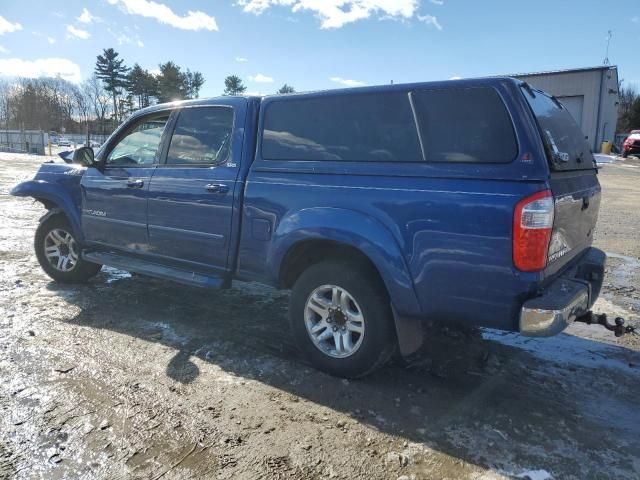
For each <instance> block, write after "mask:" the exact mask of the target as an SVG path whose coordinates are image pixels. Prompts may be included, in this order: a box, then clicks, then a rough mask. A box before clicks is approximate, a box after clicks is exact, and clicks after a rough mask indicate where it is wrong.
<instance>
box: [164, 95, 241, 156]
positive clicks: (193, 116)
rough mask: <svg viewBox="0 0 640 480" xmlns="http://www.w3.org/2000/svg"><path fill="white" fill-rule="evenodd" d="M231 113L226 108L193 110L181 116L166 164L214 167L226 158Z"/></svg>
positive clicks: (229, 141) (174, 132) (227, 154)
mask: <svg viewBox="0 0 640 480" xmlns="http://www.w3.org/2000/svg"><path fill="white" fill-rule="evenodd" d="M232 130H233V110H232V109H231V108H227V107H195V108H186V109H184V110H182V111H181V112H180V116H179V117H178V120H177V122H176V127H175V130H174V131H173V136H172V137H171V144H170V146H169V153H168V154H167V164H170V165H171V164H174V165H175V164H177V165H217V164H219V163H221V162H224V161H225V160H226V159H227V157H228V156H229V152H230V145H231V131H232Z"/></svg>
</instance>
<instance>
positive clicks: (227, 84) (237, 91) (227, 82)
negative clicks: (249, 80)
mask: <svg viewBox="0 0 640 480" xmlns="http://www.w3.org/2000/svg"><path fill="white" fill-rule="evenodd" d="M246 90H247V87H246V86H245V85H244V84H243V83H242V79H241V78H240V77H238V76H237V75H229V76H228V77H227V78H225V79H224V93H223V95H242V94H243V93H244V92H245V91H246Z"/></svg>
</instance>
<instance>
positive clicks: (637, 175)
mask: <svg viewBox="0 0 640 480" xmlns="http://www.w3.org/2000/svg"><path fill="white" fill-rule="evenodd" d="M41 161H42V157H40V158H38V157H31V156H21V155H10V154H0V477H1V478H47V479H62V478H100V479H103V478H104V479H121V478H122V479H124V478H145V479H146V478H149V479H160V478H162V479H183V478H219V479H259V478H270V479H271V478H273V479H316V478H317V479H320V478H342V479H363V480H364V479H366V480H369V479H394V480H395V479H403V480H409V479H474V480H480V479H487V480H488V479H503V478H513V479H526V478H529V479H531V480H544V479H550V478H553V479H581V480H582V479H609V478H619V479H637V478H639V476H640V408H638V401H639V400H638V399H639V397H640V342H639V340H638V339H639V338H640V337H631V336H628V337H625V338H624V339H616V338H615V337H613V335H612V334H610V333H607V332H605V331H604V330H603V329H602V328H601V327H588V326H582V325H574V326H572V327H571V328H570V329H569V330H568V331H567V332H566V333H565V334H561V335H559V336H557V337H554V338H550V339H526V338H523V337H519V336H518V335H515V334H507V333H504V332H497V331H489V330H484V331H481V332H462V331H458V330H448V329H444V328H439V329H437V330H434V331H432V332H429V333H428V339H427V342H426V345H425V347H424V349H423V351H422V352H421V353H420V355H418V356H417V358H416V359H414V360H413V361H412V362H411V363H410V364H409V365H407V364H404V363H401V362H395V363H394V364H392V365H389V366H388V367H385V368H384V369H382V370H381V371H379V372H377V373H375V374H374V375H372V376H370V377H368V378H366V379H364V380H360V381H346V380H340V379H336V378H332V377H329V376H327V375H324V374H321V373H318V372H317V371H314V370H313V369H312V368H310V367H309V366H308V365H306V364H305V363H304V361H303V360H302V359H301V358H300V357H299V355H298V353H297V352H296V349H295V346H294V345H293V344H292V340H291V338H290V336H289V333H288V329H287V322H286V307H287V293H286V292H278V291H275V290H271V289H269V288H266V287H262V286H259V285H255V284H246V283H235V284H234V286H233V288H232V289H230V290H224V291H209V290H201V289H196V288H190V287H183V286H178V285H175V284H172V283H169V282H165V281H160V280H154V279H149V278H145V277H141V276H131V275H129V274H128V273H126V272H123V271H119V270H115V269H108V268H105V269H104V270H103V272H102V273H100V274H99V275H98V276H97V277H96V278H95V279H93V280H92V281H91V282H90V283H89V284H88V285H85V286H64V285H58V284H55V283H53V282H52V281H50V280H49V278H48V277H47V276H45V274H44V273H43V272H42V270H41V269H40V268H39V266H38V264H37V262H36V259H35V255H34V253H33V248H32V243H33V242H32V239H33V234H34V230H35V228H36V224H37V220H38V218H39V216H40V215H41V214H43V212H44V210H43V209H42V207H41V206H40V205H39V204H37V203H34V202H32V201H31V200H28V199H17V198H14V197H10V196H8V195H7V192H8V190H9V188H10V187H11V186H12V185H14V184H15V183H17V182H18V181H20V180H21V179H26V178H30V177H31V176H32V175H33V173H34V172H35V170H36V169H37V168H38V164H39V162H41ZM600 180H601V182H602V185H603V191H604V196H603V204H602V209H601V216H600V222H599V226H598V230H597V234H596V242H595V243H596V245H597V246H599V247H600V248H602V249H604V250H605V251H606V252H607V253H609V257H610V259H609V265H608V269H607V275H608V276H607V279H606V280H605V287H604V291H603V296H602V298H601V299H600V300H599V301H598V303H597V305H596V310H598V311H603V312H607V313H614V314H620V315H623V316H625V317H626V318H627V319H628V320H630V321H631V323H635V324H636V325H638V324H640V319H639V316H638V311H639V310H640V261H639V260H638V258H639V257H640V241H639V240H638V237H639V232H640V208H638V205H639V204H638V199H637V195H638V192H640V162H635V163H634V162H633V161H629V162H625V163H624V164H622V163H615V164H609V165H606V166H604V167H603V169H602V170H601V172H600Z"/></svg>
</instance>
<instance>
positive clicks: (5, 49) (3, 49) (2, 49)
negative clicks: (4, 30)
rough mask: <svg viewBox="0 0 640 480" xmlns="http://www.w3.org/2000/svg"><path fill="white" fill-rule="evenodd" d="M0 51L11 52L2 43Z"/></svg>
mask: <svg viewBox="0 0 640 480" xmlns="http://www.w3.org/2000/svg"><path fill="white" fill-rule="evenodd" d="M0 53H9V50H8V49H7V48H5V47H3V46H2V45H0Z"/></svg>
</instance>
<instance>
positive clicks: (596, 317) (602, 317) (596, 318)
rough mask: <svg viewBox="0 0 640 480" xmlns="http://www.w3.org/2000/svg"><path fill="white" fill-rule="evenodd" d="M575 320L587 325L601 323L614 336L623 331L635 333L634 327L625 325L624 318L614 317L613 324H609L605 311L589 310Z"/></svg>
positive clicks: (619, 334) (621, 333) (619, 335)
mask: <svg viewBox="0 0 640 480" xmlns="http://www.w3.org/2000/svg"><path fill="white" fill-rule="evenodd" d="M576 322H582V323H586V324H587V325H593V324H596V325H602V326H603V327H604V328H606V329H607V330H609V331H611V332H613V333H614V334H615V336H616V337H621V336H623V335H624V334H625V333H637V332H636V329H635V327H632V326H631V325H627V326H625V324H624V318H622V317H616V318H615V319H614V321H613V324H611V323H609V321H608V320H607V314H606V313H593V312H592V311H591V310H590V311H588V312H587V313H585V314H584V315H581V316H579V317H578V318H576Z"/></svg>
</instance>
